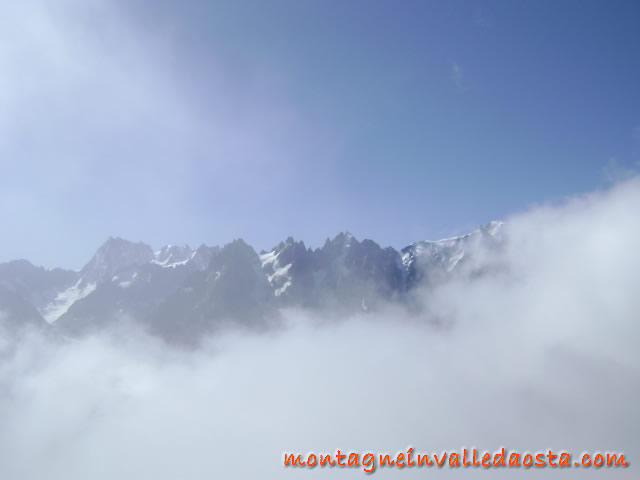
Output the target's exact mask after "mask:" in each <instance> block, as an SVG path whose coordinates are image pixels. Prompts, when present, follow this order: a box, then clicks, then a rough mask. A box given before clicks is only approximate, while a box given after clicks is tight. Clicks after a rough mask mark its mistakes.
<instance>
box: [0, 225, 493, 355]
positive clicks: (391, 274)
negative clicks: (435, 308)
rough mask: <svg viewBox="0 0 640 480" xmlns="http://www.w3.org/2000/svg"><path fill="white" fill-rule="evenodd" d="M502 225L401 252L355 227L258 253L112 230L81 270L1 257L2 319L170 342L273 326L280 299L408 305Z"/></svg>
mask: <svg viewBox="0 0 640 480" xmlns="http://www.w3.org/2000/svg"><path fill="white" fill-rule="evenodd" d="M501 227H502V224H501V223H500V222H492V223H490V224H489V225H487V226H483V227H481V228H480V229H478V230H476V231H474V232H472V233H469V234H467V235H464V236H460V237H455V238H450V239H445V240H439V241H421V242H417V243H414V244H411V245H409V246H407V247H406V248H403V249H402V250H401V251H397V250H395V249H394V248H391V247H386V248H383V247H381V246H380V245H378V244H377V243H376V242H374V241H373V240H368V239H365V240H362V241H358V240H357V239H356V238H355V237H354V236H353V235H352V234H350V233H348V232H342V233H340V234H338V235H336V236H335V237H334V238H333V239H329V238H327V240H326V242H325V244H324V245H323V246H322V247H321V248H317V249H315V250H314V249H311V248H307V247H306V246H305V244H304V242H302V241H296V240H294V239H293V238H291V237H289V238H287V239H286V240H285V241H283V242H281V243H279V244H278V245H276V246H275V247H274V248H272V249H271V250H269V251H261V252H260V253H257V252H256V251H255V250H254V249H253V248H252V247H251V246H250V245H248V244H246V243H245V242H244V241H243V240H240V239H238V240H234V241H233V242H231V243H229V244H227V245H224V246H223V247H217V246H215V247H210V246H206V245H201V246H200V247H198V248H196V249H193V248H191V247H189V246H188V245H184V246H176V245H167V246H164V247H161V248H160V249H158V250H155V251H154V250H153V248H152V247H151V246H149V245H147V244H144V243H142V242H137V243H134V242H131V241H128V240H125V239H122V238H114V237H110V238H108V239H107V240H106V241H105V243H104V244H103V245H101V246H100V247H99V248H98V249H97V251H96V253H95V254H94V255H93V257H92V258H91V259H90V260H89V261H88V262H87V264H86V265H85V266H84V267H83V268H82V269H81V270H80V271H71V270H63V269H53V270H46V269H44V268H41V267H35V266H34V265H32V264H31V263H29V262H28V261H26V260H17V261H13V262H8V263H4V264H0V288H2V296H0V311H1V312H2V317H1V318H2V319H3V322H5V323H7V324H9V323H11V325H12V328H19V327H20V326H21V325H22V324H23V323H24V324H25V325H26V324H29V325H32V326H41V327H43V328H48V327H49V326H50V327H51V328H50V329H51V330H52V331H55V332H59V333H60V334H63V335H68V336H77V335H83V334H87V333H92V332H97V331H100V330H101V329H104V328H106V327H108V326H110V325H114V324H117V323H119V322H122V321H133V322H135V323H138V324H140V325H142V326H144V328H146V329H148V330H149V331H151V332H153V333H154V334H156V335H159V336H161V337H162V338H164V339H166V340H168V341H176V342H188V343H195V342H197V341H198V339H199V338H200V337H201V336H202V335H205V334H208V333H212V332H215V331H217V330H219V329H221V328H225V327H227V326H240V327H243V328H250V329H263V328H267V327H269V325H270V324H273V323H277V321H278V315H279V311H280V310H281V309H282V308H288V307H297V308H305V309H312V310H316V311H318V310H327V309H330V310H332V311H337V312H340V313H347V314H348V313H354V312H369V311H375V310H376V309H377V308H378V307H379V306H380V305H382V304H385V303H394V304H396V303H397V304H401V305H408V304H410V302H411V294H412V292H413V291H414V290H415V289H416V288H417V287H418V286H420V285H429V284H435V283H437V282H438V281H439V280H442V279H444V278H446V277H447V275H449V274H450V273H451V272H452V271H453V270H454V269H456V268H458V267H459V266H460V265H463V264H464V262H465V260H466V256H468V255H469V253H468V252H469V251H470V249H471V248H475V247H476V246H477V245H494V244H495V245H499V243H500V232H501V231H502V228H501Z"/></svg>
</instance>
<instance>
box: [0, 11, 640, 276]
mask: <svg viewBox="0 0 640 480" xmlns="http://www.w3.org/2000/svg"><path fill="white" fill-rule="evenodd" d="M53 3H54V2H45V1H38V0H34V1H25V2H24V3H22V2H20V3H19V4H16V5H3V6H2V7H0V10H1V12H0V13H2V15H1V17H2V18H3V20H0V27H2V28H0V31H1V32H2V33H0V41H1V42H0V43H1V44H2V47H0V63H2V64H3V66H4V68H3V70H4V72H6V75H3V79H2V80H0V87H1V90H2V93H0V107H2V108H1V109H0V111H1V112H2V113H0V166H1V168H2V171H3V172H4V173H3V175H2V178H0V221H2V223H3V231H4V235H3V242H2V246H3V248H2V251H1V252H0V261H5V260H9V259H13V258H28V259H30V260H32V261H33V262H34V263H36V264H43V265H45V266H47V267H51V266H58V265H59V266H66V267H73V268H79V267H81V266H82V264H83V263H84V262H86V261H87V260H88V258H89V257H90V256H91V254H92V252H93V251H94V250H95V248H96V247H97V246H98V245H99V244H100V243H102V242H103V241H104V239H105V238H106V237H107V236H109V235H118V236H122V237H125V238H128V239H131V240H143V241H145V242H148V243H150V244H152V245H153V246H154V247H158V246H160V245H162V244H166V243H185V242H188V243H189V244H191V245H197V244H199V243H203V242H204V243H207V244H223V243H226V242H228V241H230V240H232V239H233V238H237V237H242V238H244V239H245V240H247V241H248V242H249V243H251V244H252V245H253V246H254V247H255V248H257V249H258V250H259V249H262V248H269V247H270V246H272V245H274V244H276V243H277V242H279V241H280V240H282V239H284V238H286V237H287V236H289V235H293V236H294V237H296V238H299V239H303V240H305V242H307V244H309V245H310V246H314V247H315V246H319V245H321V244H322V242H324V239H325V238H326V237H327V236H333V235H335V234H336V233H337V232H339V231H342V230H349V231H351V232H352V233H353V234H355V235H356V236H357V237H359V238H363V237H367V238H373V239H375V240H376V241H378V242H379V243H381V244H383V245H392V246H394V247H402V246H404V245H406V244H408V243H410V242H412V241H415V240H419V239H433V238H439V237H445V236H449V235H452V234H456V233H461V232H466V231H468V230H471V229H473V228H475V227H476V226H477V225H479V224H483V223H486V222H488V221H490V220H492V219H498V218H505V217H507V216H508V215H509V214H510V213H512V212H516V211H520V210H522V209H525V208H527V207H528V206H530V205H533V204H539V203H543V202H548V201H557V200H561V199H562V198H564V197H565V196H567V195H572V194H575V193H579V192H585V191H591V190H594V189H597V188H603V187H606V185H607V184H608V182H610V181H611V178H612V177H619V176H624V175H627V174H628V173H629V172H632V171H633V170H634V169H635V168H637V162H638V161H639V160H640V88H639V85H640V54H639V53H638V52H640V28H638V25H640V4H639V3H638V2H631V1H629V2H623V1H612V2H596V1H580V2H577V1H576V2H572V1H561V2H524V1H519V2H506V1H505V2H485V1H475V2H459V1H450V2H444V1H443V2H426V1H415V2H413V1H402V2H390V1H384V2H383V1H340V2H338V1H324V2H320V1H250V2H249V1H233V2H231V1H229V2H222V1H216V2H205V1H193V2H181V3H176V2H169V1H164V2H159V1H158V2H156V1H153V2H152V1H136V2H106V1H104V2H103V1H100V0H91V1H88V2H80V1H74V0H65V1H64V2H55V4H53Z"/></svg>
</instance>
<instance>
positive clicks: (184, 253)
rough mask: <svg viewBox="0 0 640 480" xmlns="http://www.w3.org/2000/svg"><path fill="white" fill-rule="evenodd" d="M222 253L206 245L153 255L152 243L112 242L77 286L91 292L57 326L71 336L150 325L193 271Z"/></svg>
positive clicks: (172, 247)
mask: <svg viewBox="0 0 640 480" xmlns="http://www.w3.org/2000/svg"><path fill="white" fill-rule="evenodd" d="M217 250H218V249H217V247H207V246H205V245H202V246H200V247H199V248H198V249H197V250H192V249H191V248H190V247H188V246H185V247H175V246H167V247H163V248H161V249H160V250H158V251H157V252H155V253H153V252H152V251H151V247H148V246H147V245H144V244H140V243H138V244H134V243H132V242H127V241H126V240H122V239H113V238H110V239H109V240H107V242H106V243H105V245H103V246H102V247H101V248H100V249H99V250H98V252H97V253H96V255H95V256H94V257H93V258H92V260H91V261H90V262H89V263H88V264H87V266H86V267H85V268H83V270H82V271H81V273H80V275H81V278H80V280H79V281H78V284H77V285H74V287H73V288H85V292H87V290H88V292H87V293H86V295H78V298H76V299H75V300H74V302H73V303H72V304H71V305H69V307H68V309H67V310H66V311H65V312H64V313H63V314H62V315H61V316H60V318H59V319H58V320H57V322H56V326H57V327H58V329H60V330H61V331H63V332H65V333H66V334H81V333H86V332H90V331H96V330H99V329H101V328H104V327H105V326H108V325H110V324H112V323H113V322H117V321H120V320H127V319H135V320H136V321H144V320H145V319H146V317H147V316H148V315H149V314H150V313H151V312H152V311H153V310H154V309H155V308H157V307H158V305H159V304H160V303H161V302H162V301H163V300H164V299H165V298H166V297H167V296H168V295H170V294H171V293H173V292H175V291H176V290H177V289H178V288H179V287H180V285H182V283H183V282H184V281H185V279H186V278H187V277H188V276H189V275H190V274H191V273H193V272H195V271H199V270H202V269H203V268H204V266H206V265H207V264H208V262H209V261H210V260H211V257H212V256H213V255H215V253H216V252H217ZM149 252H151V255H150V254H149ZM91 280H94V283H90V282H91ZM83 286H84V287H83Z"/></svg>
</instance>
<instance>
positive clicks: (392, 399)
mask: <svg viewBox="0 0 640 480" xmlns="http://www.w3.org/2000/svg"><path fill="white" fill-rule="evenodd" d="M639 208H640V179H638V178H634V179H632V180H629V181H627V182H625V183H622V184H619V185H617V186H615V187H614V188H613V189H611V190H608V191H602V192H596V193H593V194H589V195H585V196H581V197H578V198H573V199H571V200H570V201H568V202H567V203H566V204H564V205H560V206H557V205H556V206H543V207H540V208H537V209H534V210H531V211H529V212H526V213H523V214H521V215H516V216H514V217H512V218H510V219H508V221H507V230H506V232H505V235H506V244H505V246H504V248H503V249H502V250H499V251H492V250H486V251H485V250H482V251H476V252H474V256H473V257H471V258H472V259H473V260H472V261H471V262H470V263H469V264H468V265H467V269H466V270H465V271H461V274H460V276H459V277H456V278H454V279H453V280H452V281H451V282H450V283H448V284H446V285H442V286H441V287H440V288H438V289H437V290H433V291H425V292H423V293H422V294H421V297H420V298H422V300H423V301H424V304H425V308H426V310H425V312H424V313H423V315H420V316H410V315H407V314H406V313H405V312H403V311H401V310H399V309H389V310H388V311H385V312H382V313H380V314H377V315H364V316H362V317H360V318H352V319H349V320H344V319H342V320H343V321H339V322H335V321H334V320H338V319H332V318H322V319H311V318H309V317H308V316H307V314H304V313H301V312H289V313H288V318H289V319H290V323H291V327H290V328H288V329H287V330H285V331H282V332H275V333H273V334H269V335H262V336H255V337H247V336H240V335H237V336H233V337H228V338H223V339H218V340H216V341H215V342H212V343H211V345H209V347H207V348H204V349H203V350H200V351H197V352H191V353H187V352H177V351H171V350H167V348H166V347H164V346H163V345H160V344H159V343H156V342H155V341H153V340H150V339H145V338H144V337H141V336H137V335H133V334H131V333H129V334H128V335H127V336H125V337H122V335H123V332H118V333H117V334H114V335H115V337H106V338H91V339H86V340H82V341H79V342H77V343H69V344H65V345H55V344H51V343H48V342H46V341H43V340H41V339H38V338H32V339H30V340H25V341H24V342H23V343H22V344H20V345H19V346H18V348H17V349H16V351H15V352H13V353H11V348H10V347H11V345H9V346H6V345H5V347H3V348H4V351H3V354H2V355H3V357H4V358H3V362H2V363H1V365H0V424H1V425H2V429H0V451H2V452H3V461H2V462H0V477H2V478H10V479H13V478H16V479H17V478H19V479H24V480H31V479H39V478H43V477H46V478H48V479H52V480H55V479H65V480H75V479H86V478H91V479H92V480H101V479H105V480H106V479H109V480H111V479H113V478H119V479H123V480H127V479H134V478H136V479H137V478H154V479H157V480H164V479H175V478H188V479H205V478H212V477H221V478H239V479H253V478H269V479H276V478H301V477H302V476H304V477H309V478H324V477H326V476H329V475H330V476H336V477H338V478H363V475H364V474H363V473H362V471H360V470H356V471H352V470H347V471H339V470H336V469H334V470H331V471H325V470H324V469H321V468H316V469H315V470H313V471H298V470H284V469H283V467H282V465H281V459H282V457H281V455H282V452H283V450H288V449H291V450H297V451H300V452H307V451H309V450H320V451H333V450H334V449H336V448H343V449H346V450H348V449H354V450H361V451H362V450H373V451H391V452H395V451H397V450H399V449H403V448H406V447H407V446H408V445H412V446H413V447H414V448H415V449H416V450H434V449H436V450H441V449H452V448H460V447H462V446H477V447H478V448H480V449H487V450H493V449H495V448H497V447H499V446H501V445H504V446H506V447H507V448H512V449H520V450H534V451H535V450H539V449H547V448H554V449H566V450H570V451H574V452H578V453H579V452H582V451H583V450H591V449H598V450H618V451H619V450H622V451H624V452H625V453H626V454H627V455H628V456H629V457H630V459H631V467H630V468H629V469H627V470H625V471H617V472H612V473H607V472H604V471H595V472H593V471H591V472H585V471H584V470H579V469H578V470H573V469H572V470H570V471H559V470H552V469H545V470H535V469H534V470H531V471H526V470H520V471H515V470H507V471H497V470H490V471H482V470H461V471H459V472H458V474H461V475H464V474H467V475H468V476H469V477H472V476H473V478H476V477H479V478H496V477H497V478H520V477H526V478H549V477H551V478H580V479H582V478H585V477H586V478H588V477H589V476H590V474H593V475H600V476H608V475H610V474H611V475H612V476H613V475H614V474H615V475H616V476H619V477H620V478H638V474H637V468H636V466H635V463H636V462H634V459H635V458H637V457H638V455H639V454H640V439H639V438H638V435H637V432H638V429H639V428H640V418H638V415H637V398H638V394H639V393H640V356H639V355H638V350H637V344H638V340H639V339H640V324H639V323H638V312H640V296H638V295H637V279H638V272H639V271H640V254H639V253H638V249H637V245H636V244H637V238H638V236H639V235H640V219H639V217H638V215H637V212H638V209H639ZM434 318H437V319H440V320H446V321H450V322H451V325H450V326H451V328H448V329H446V330H444V331H443V330H442V329H440V328H436V327H434V326H433V324H432V323H431V321H432V320H433V319H434ZM318 320H320V322H319V323H320V324H318V323H317V322H318ZM450 474H451V473H450V472H448V471H447V470H446V469H445V470H442V471H440V470H433V471H428V472H424V471H423V470H421V469H410V470H406V471H395V470H391V469H387V470H380V471H378V472H376V474H375V475H379V476H381V477H382V478H406V477H408V478H419V477H420V478H421V477H422V476H424V475H431V476H446V475H450ZM323 476H324V477H323Z"/></svg>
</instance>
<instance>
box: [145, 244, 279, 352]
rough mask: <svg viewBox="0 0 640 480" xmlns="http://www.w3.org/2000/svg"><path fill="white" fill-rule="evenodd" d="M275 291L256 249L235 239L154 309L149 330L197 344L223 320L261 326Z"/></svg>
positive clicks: (215, 329) (271, 312)
mask: <svg viewBox="0 0 640 480" xmlns="http://www.w3.org/2000/svg"><path fill="white" fill-rule="evenodd" d="M273 296H274V294H273V289H272V287H271V286H270V285H269V282H268V281H267V277H266V275H265V274H264V272H263V271H262V270H261V263H260V258H259V257H258V255H257V254H256V252H255V251H254V250H253V248H251V247H250V246H249V245H247V244H246V243H245V242H244V241H242V240H235V241H233V242H232V243H230V244H228V245H225V246H224V247H223V248H222V249H221V250H220V252H219V253H218V254H217V255H215V256H214V257H213V259H212V260H211V263H210V264H209V266H208V267H207V269H206V270H204V271H201V272H196V273H194V274H192V275H190V276H189V277H188V278H187V280H186V281H185V282H184V284H183V285H182V287H181V288H180V289H178V291H176V292H175V293H174V294H172V295H171V296H169V298H167V300H166V301H164V302H163V303H162V304H161V305H160V307H159V308H158V309H156V311H155V313H154V315H153V316H152V320H151V321H152V324H151V329H152V331H153V332H154V333H156V334H158V335H160V336H162V337H163V338H165V339H167V340H170V341H174V342H179V343H195V342H197V340H198V338H200V337H201V336H202V335H203V334H205V333H210V332H214V331H217V330H219V329H221V328H223V327H224V326H225V325H230V324H234V325H240V326H244V327H249V328H261V327H263V326H264V325H265V324H266V322H267V321H268V319H269V317H270V315H271V314H273V312H274V310H273V308H272V303H273V301H272V299H273Z"/></svg>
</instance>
